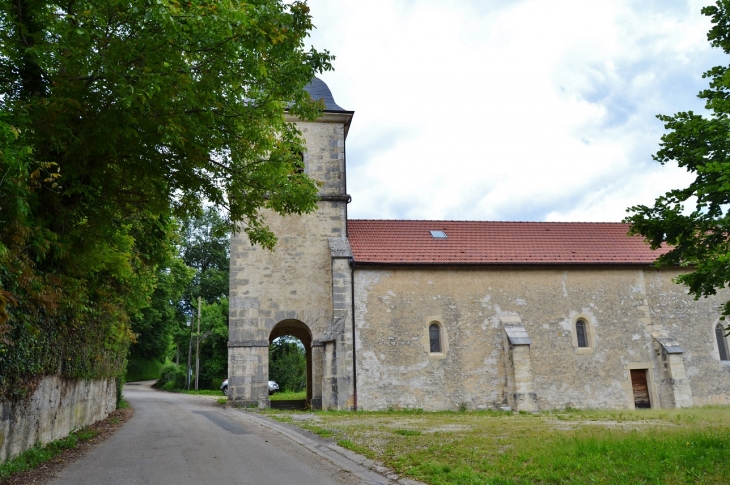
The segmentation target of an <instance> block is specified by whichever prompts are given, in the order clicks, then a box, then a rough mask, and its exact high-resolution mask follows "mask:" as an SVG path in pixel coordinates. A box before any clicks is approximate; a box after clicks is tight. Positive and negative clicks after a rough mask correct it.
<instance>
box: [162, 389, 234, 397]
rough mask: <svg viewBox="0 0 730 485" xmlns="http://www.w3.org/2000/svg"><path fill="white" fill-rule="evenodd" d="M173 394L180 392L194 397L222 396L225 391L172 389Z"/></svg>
mask: <svg viewBox="0 0 730 485" xmlns="http://www.w3.org/2000/svg"><path fill="white" fill-rule="evenodd" d="M171 392H180V393H182V394H192V395H194V396H222V395H223V391H220V390H213V389H198V390H197V391H196V390H195V389H190V390H189V391H188V390H187V389H172V390H171Z"/></svg>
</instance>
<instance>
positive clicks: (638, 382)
mask: <svg viewBox="0 0 730 485" xmlns="http://www.w3.org/2000/svg"><path fill="white" fill-rule="evenodd" d="M631 387H633V388H634V406H635V407H636V409H650V408H651V401H650V400H649V385H648V384H647V381H646V369H631Z"/></svg>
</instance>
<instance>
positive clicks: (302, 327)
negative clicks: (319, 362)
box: [267, 319, 312, 407]
mask: <svg viewBox="0 0 730 485" xmlns="http://www.w3.org/2000/svg"><path fill="white" fill-rule="evenodd" d="M284 336H291V337H295V338H297V339H299V341H300V342H301V343H302V345H303V346H304V353H305V359H306V362H307V373H306V375H307V382H306V388H307V394H306V396H307V397H306V406H307V407H311V405H312V332H311V331H310V330H309V327H307V325H306V324H305V323H303V322H301V321H299V320H293V319H289V320H282V321H281V322H279V323H277V324H276V325H274V327H273V328H272V329H271V333H270V334H269V344H271V343H272V342H273V341H274V340H275V339H277V338H279V337H284ZM267 358H268V355H267ZM268 364H269V365H270V364H271V363H270V362H269V363H268ZM267 367H268V366H267Z"/></svg>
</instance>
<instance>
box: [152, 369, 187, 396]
mask: <svg viewBox="0 0 730 485" xmlns="http://www.w3.org/2000/svg"><path fill="white" fill-rule="evenodd" d="M185 385H186V380H185V367H183V366H181V365H175V364H172V363H170V364H165V365H163V366H162V369H161V370H160V379H159V380H158V381H157V384H155V387H158V388H160V389H165V390H171V389H183V388H185Z"/></svg>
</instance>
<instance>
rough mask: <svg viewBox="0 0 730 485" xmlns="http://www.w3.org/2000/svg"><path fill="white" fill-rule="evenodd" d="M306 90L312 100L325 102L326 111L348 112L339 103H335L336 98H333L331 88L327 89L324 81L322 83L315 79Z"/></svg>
mask: <svg viewBox="0 0 730 485" xmlns="http://www.w3.org/2000/svg"><path fill="white" fill-rule="evenodd" d="M304 90H305V91H307V92H308V93H309V96H311V97H312V99H314V100H315V101H316V100H319V99H321V100H322V101H324V110H325V111H342V112H348V111H347V110H345V109H342V108H341V107H340V106H339V105H338V104H337V103H335V98H334V97H333V96H332V91H330V88H329V87H327V85H326V84H325V82H324V81H322V80H321V79H320V78H318V77H313V78H312V80H311V81H310V82H309V84H307V85H306V86H304Z"/></svg>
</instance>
